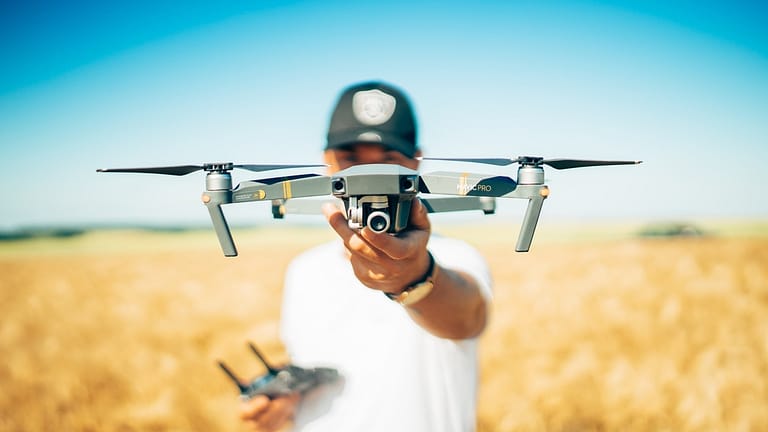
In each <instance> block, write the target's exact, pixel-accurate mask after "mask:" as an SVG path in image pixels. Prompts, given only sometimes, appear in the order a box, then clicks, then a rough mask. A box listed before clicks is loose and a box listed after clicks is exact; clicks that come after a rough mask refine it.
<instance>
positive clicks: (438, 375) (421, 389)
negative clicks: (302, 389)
mask: <svg viewBox="0 0 768 432" xmlns="http://www.w3.org/2000/svg"><path fill="white" fill-rule="evenodd" d="M429 249H430V251H431V252H432V255H433V256H434V257H435V260H436V262H437V263H439V264H440V265H441V266H443V267H447V268H454V269H460V270H463V271H465V272H467V273H469V274H471V275H473V276H474V277H475V278H476V279H477V280H478V282H479V284H480V286H481V287H482V289H483V292H484V294H485V296H486V298H488V299H490V296H491V289H490V286H491V281H490V272H489V271H488V267H487V264H486V262H485V260H484V259H483V258H482V257H481V256H480V254H479V253H478V252H477V251H476V250H475V249H473V248H472V247H470V246H469V245H467V244H466V243H464V242H461V241H458V240H454V239H448V238H445V237H439V236H436V235H432V237H431V238H430V242H429ZM281 332H282V338H283V342H284V343H285V345H286V348H287V350H288V353H289V355H290V356H291V361H292V362H293V363H294V364H296V365H298V366H302V367H319V366H324V367H334V368H336V369H337V370H338V371H339V374H340V375H341V376H342V379H341V380H339V382H337V383H336V384H334V385H332V386H327V387H325V388H320V389H317V390H314V391H312V392H310V393H308V394H307V395H306V397H305V398H304V400H303V401H302V403H301V406H300V409H299V412H298V413H297V417H296V419H295V430H300V431H303V432H310V431H312V432H316V431H333V432H339V431H361V432H362V431H365V432H373V431H386V432H409V431H414V432H425V431H440V432H452V431H455V432H466V431H472V430H475V421H476V419H475V408H476V393H477V379H478V370H477V341H476V339H466V340H462V341H455V340H449V339H442V338H438V337H436V336H433V335H432V334H430V333H428V332H427V331H426V330H424V329H422V328H421V327H420V326H418V325H417V324H416V323H415V322H414V321H413V320H412V319H411V318H410V317H409V316H408V313H407V312H406V311H405V309H404V308H403V306H401V305H399V304H397V303H395V302H393V301H391V300H389V299H388V298H387V297H385V296H384V294H382V293H381V292H379V291H376V290H372V289H370V288H368V287H366V286H364V285H363V284H361V283H360V281H358V280H357V278H356V277H355V276H354V273H353V272H352V267H351V265H350V263H349V260H348V258H347V255H346V251H345V249H344V247H343V245H342V244H341V242H332V243H327V244H324V245H321V246H318V247H315V248H313V249H311V250H309V251H307V252H305V253H303V254H302V255H300V256H299V257H297V258H296V259H295V260H294V261H293V262H292V263H291V265H290V266H289V268H288V271H287V274H286V280H285V294H284V301H283V311H282V327H281Z"/></svg>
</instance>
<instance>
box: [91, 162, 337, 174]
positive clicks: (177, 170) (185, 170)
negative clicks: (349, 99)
mask: <svg viewBox="0 0 768 432" xmlns="http://www.w3.org/2000/svg"><path fill="white" fill-rule="evenodd" d="M325 166H326V165H317V164H315V165H274V164H244V165H234V164H232V163H208V164H203V165H176V166H164V167H145V168H101V169H97V170H96V172H119V173H144V174H165V175H175V176H183V175H187V174H190V173H193V172H195V171H200V170H206V171H229V170H231V169H232V168H240V169H244V170H248V171H255V172H262V171H272V170H279V169H287V168H314V167H325Z"/></svg>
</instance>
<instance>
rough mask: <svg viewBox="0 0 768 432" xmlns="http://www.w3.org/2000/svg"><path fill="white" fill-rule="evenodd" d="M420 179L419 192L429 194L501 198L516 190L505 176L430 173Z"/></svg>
mask: <svg viewBox="0 0 768 432" xmlns="http://www.w3.org/2000/svg"><path fill="white" fill-rule="evenodd" d="M420 178H421V183H420V185H419V191H420V192H424V193H431V194H441V195H459V196H483V197H501V196H505V195H508V194H510V193H512V192H514V191H515V189H517V182H515V181H514V180H512V179H511V178H509V177H505V176H488V175H485V174H472V173H456V172H432V173H427V174H422V175H421V176H420Z"/></svg>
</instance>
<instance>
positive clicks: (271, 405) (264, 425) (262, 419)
mask: <svg viewBox="0 0 768 432" xmlns="http://www.w3.org/2000/svg"><path fill="white" fill-rule="evenodd" d="M300 399H301V396H300V395H299V394H293V395H290V396H281V397H277V398H275V399H269V398H268V397H266V396H264V395H258V396H256V397H253V398H251V399H249V400H247V401H245V402H243V404H242V406H241V407H240V419H242V420H243V421H244V422H245V423H246V424H247V425H248V426H249V428H250V429H251V430H252V431H254V432H277V431H281V430H284V428H285V427H286V426H288V424H290V422H291V420H292V419H293V416H294V414H295V413H296V407H297V406H298V404H299V400H300Z"/></svg>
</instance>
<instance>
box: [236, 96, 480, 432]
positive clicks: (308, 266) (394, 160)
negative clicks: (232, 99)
mask: <svg viewBox="0 0 768 432" xmlns="http://www.w3.org/2000/svg"><path fill="white" fill-rule="evenodd" d="M416 132H417V131H416V120H415V116H414V113H413V109H412V107H411V104H410V103H409V101H408V99H407V98H406V96H405V95H404V93H403V92H402V91H400V90H399V89H397V88H395V87H392V86H390V85H387V84H384V83H379V82H369V83H363V84H358V85H355V86H351V87H349V88H347V89H345V90H344V91H343V92H342V94H341V96H340V98H339V100H338V102H337V105H336V108H335V110H334V112H333V115H332V117H331V122H330V128H329V131H328V141H327V146H326V150H325V153H324V157H325V162H326V163H327V164H328V166H329V171H330V172H331V173H333V172H337V171H339V170H342V169H345V168H348V167H350V166H353V165H358V164H370V163H391V164H399V165H402V166H404V167H407V168H411V169H417V168H418V165H419V163H418V159H417V157H419V156H420V155H421V152H420V150H419V149H418V147H417V140H416V135H417V134H416ZM324 213H325V216H326V217H327V219H328V222H329V224H330V225H331V227H332V228H333V229H334V230H335V231H336V233H337V234H338V236H339V238H340V240H341V241H340V242H338V241H337V242H332V243H329V244H325V245H321V246H319V247H316V248H314V249H312V250H309V251H307V252H305V253H304V254H302V255H301V256H299V257H297V258H296V259H295V260H294V261H293V262H292V263H291V265H290V266H289V269H288V271H287V273H286V279H285V294H284V301H283V311H282V324H281V333H282V337H283V342H284V343H285V346H286V348H287V350H288V353H289V355H290V356H291V361H292V362H293V363H295V364H297V365H299V366H304V367H316V366H327V367H334V368H336V369H338V371H339V373H340V375H341V377H342V379H340V380H339V381H338V382H337V383H335V384H334V385H331V386H327V387H322V388H318V389H315V390H313V391H310V392H308V393H307V394H305V395H303V396H292V397H283V398H276V399H274V400H269V399H267V398H266V397H257V398H253V399H251V400H249V401H248V402H245V403H244V404H243V406H242V409H241V417H242V419H243V420H244V421H245V422H246V423H248V424H249V425H250V426H251V427H252V428H253V429H254V430H258V431H274V430H282V429H283V428H285V427H286V426H287V425H289V424H291V423H292V424H293V427H294V428H295V430H301V431H334V432H336V431H366V432H369V431H388V432H392V431H398V432H403V431H415V432H416V431H417V432H424V431H441V432H444V431H457V432H458V431H468V430H474V429H475V398H476V386H477V374H478V371H477V359H476V354H477V353H476V350H477V341H476V337H477V336H479V335H480V334H481V332H482V331H483V329H484V327H485V325H486V320H487V316H488V309H489V305H488V303H489V299H490V292H491V290H490V276H489V272H488V268H487V265H486V263H485V261H484V260H483V258H482V257H481V256H480V255H479V254H478V253H477V251H475V250H474V249H472V248H470V247H469V246H468V245H466V244H465V243H463V242H460V241H457V240H453V239H447V238H444V237H440V236H436V235H432V234H431V230H430V221H429V218H428V217H427V210H426V208H425V207H424V205H423V204H422V203H421V202H420V201H419V200H414V205H413V207H412V209H411V214H410V219H409V227H408V228H407V229H406V230H405V231H404V232H401V233H399V234H398V235H390V234H387V233H375V232H373V231H371V230H370V229H368V228H367V227H366V228H363V229H361V230H353V229H351V228H349V225H348V223H347V220H346V218H345V216H344V214H343V213H342V212H341V211H340V210H339V209H337V208H335V207H334V206H326V208H324ZM388 297H389V298H388Z"/></svg>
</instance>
